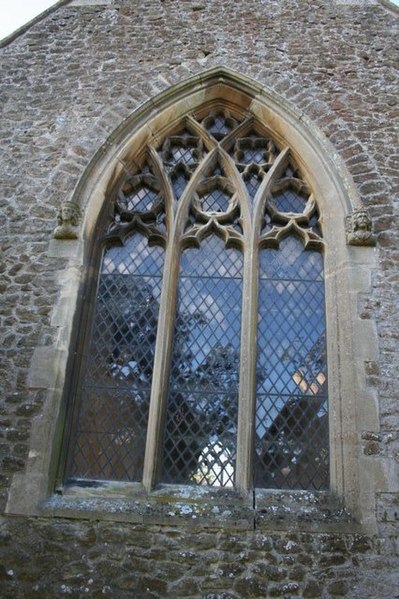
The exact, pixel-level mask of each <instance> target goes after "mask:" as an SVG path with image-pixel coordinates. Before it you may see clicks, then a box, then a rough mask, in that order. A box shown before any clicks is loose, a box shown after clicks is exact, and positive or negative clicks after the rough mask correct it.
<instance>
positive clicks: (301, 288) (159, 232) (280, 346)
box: [67, 107, 328, 489]
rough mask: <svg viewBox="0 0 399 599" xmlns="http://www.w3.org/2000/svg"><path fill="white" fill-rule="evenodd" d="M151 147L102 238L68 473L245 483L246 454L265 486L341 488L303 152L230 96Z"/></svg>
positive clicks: (315, 225) (319, 261) (314, 220)
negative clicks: (336, 484) (230, 103)
mask: <svg viewBox="0 0 399 599" xmlns="http://www.w3.org/2000/svg"><path fill="white" fill-rule="evenodd" d="M140 156H141V159H137V161H136V164H140V163H141V165H142V166H141V167H135V168H136V172H134V174H133V175H132V176H130V177H126V179H125V180H124V181H122V182H121V184H120V190H119V193H118V196H117V198H116V200H115V204H114V213H113V216H112V218H111V222H108V224H107V226H106V231H105V233H104V235H103V238H102V243H103V245H104V248H105V249H104V252H103V258H102V266H101V269H100V275H99V282H98V287H97V295H96V301H95V308H94V314H93V322H92V329H91V333H90V339H89V342H88V348H89V349H88V352H87V357H86V362H85V365H84V371H85V372H84V375H83V376H82V377H81V383H80V391H79V394H80V398H79V401H78V403H77V406H76V409H75V412H76V414H77V415H76V416H75V422H74V423H73V429H72V430H73V432H72V435H71V441H70V443H69V448H70V449H69V461H68V466H67V476H68V478H69V479H91V480H93V479H94V480H130V481H140V480H141V479H142V476H143V469H144V470H145V467H147V471H152V470H153V471H154V475H153V476H152V475H151V476H152V482H153V484H155V483H156V482H157V481H159V480H162V481H164V482H168V483H184V484H193V485H207V486H215V487H218V486H219V487H231V486H233V485H234V484H235V482H236V481H237V478H239V477H240V472H239V471H238V472H237V468H238V470H240V467H242V465H243V460H242V459H241V461H240V460H239V459H238V460H237V452H240V451H241V456H242V455H249V454H251V455H253V459H252V460H249V461H248V463H247V464H244V466H245V468H246V469H247V470H250V471H251V473H250V476H251V479H252V480H253V484H255V486H258V487H265V488H282V489H283V488H300V489H324V488H326V487H327V486H328V426H327V395H326V376H327V373H326V356H325V321H324V281H323V258H322V254H321V250H322V249H323V245H324V243H323V241H322V239H321V231H320V226H319V214H318V210H317V205H316V202H315V200H314V198H313V196H312V194H311V190H310V189H309V188H308V185H307V184H306V182H305V181H304V180H303V178H302V177H301V174H300V172H299V169H298V167H297V165H296V164H295V162H294V160H293V157H292V156H291V154H290V152H289V149H288V148H278V147H277V145H276V143H275V141H274V140H273V139H271V137H270V135H269V134H268V132H267V131H266V129H265V128H264V127H263V126H262V125H261V124H260V123H258V122H256V121H255V119H254V118H253V117H252V116H248V115H242V114H240V113H238V111H234V114H233V113H232V111H228V110H226V109H225V108H224V107H218V108H217V109H216V110H215V109H213V110H210V111H209V110H208V111H207V112H204V111H203V112H202V113H198V114H196V115H191V116H188V117H186V118H185V119H184V120H183V121H182V123H181V125H180V126H177V127H176V126H175V127H174V130H173V132H172V133H169V134H166V135H165V136H164V138H163V141H161V143H160V144H159V143H158V146H155V147H154V146H148V147H147V148H146V149H145V151H144V152H141V154H140ZM248 256H250V259H248ZM168 261H169V263H170V264H176V262H177V263H180V266H179V267H177V268H176V267H174V268H168V267H167V266H166V265H167V263H168ZM164 263H165V271H164V274H162V273H163V265H164ZM174 294H175V295H176V296H177V300H176V302H175V304H173V302H172V303H169V312H168V313H167V314H166V315H165V314H163V315H162V310H161V312H160V313H159V325H158V312H159V305H160V303H161V304H162V299H161V296H162V295H163V296H164V298H167V296H168V295H170V296H173V295H174ZM165 301H166V300H165V299H164V302H165ZM171 306H173V309H172V308H171ZM242 315H243V318H242ZM256 323H258V325H257V326H258V334H257V339H258V343H257V346H258V347H257V349H256V343H252V337H253V338H254V339H255V337H254V333H253V332H252V333H251V331H254V330H255V328H256ZM251 334H252V337H251ZM165 338H166V339H169V338H170V339H171V341H170V345H169V350H168V349H167V345H165V342H164V340H165ZM249 341H250V342H249ZM160 346H162V347H164V348H165V347H166V349H161V350H159V347H160ZM157 347H158V360H159V363H163V364H164V366H163V371H162V372H161V373H159V372H158V373H157V375H158V377H154V381H155V382H153V374H154V372H153V368H154V356H155V354H156V353H157V349H156V348H157ZM162 352H164V355H163V354H162ZM168 352H169V353H168ZM159 356H160V357H159ZM251 363H252V364H256V366H255V367H254V368H253V369H252V370H251V366H250V364H251ZM247 365H249V366H248V369H247ZM156 379H158V382H157V381H156ZM245 381H246V382H245ZM155 387H156V388H155ZM151 394H152V395H151ZM244 395H245V396H246V397H245V402H246V403H245V406H246V408H245V410H244V408H243V406H244ZM160 398H161V399H160ZM150 402H152V403H151V405H152V413H153V414H154V413H156V412H157V411H158V412H159V413H161V417H158V418H157V419H156V420H154V418H152V420H151V416H150V421H148V418H149V411H150ZM248 406H249V409H248ZM251 406H252V408H251ZM245 412H248V413H245ZM252 413H255V419H254V421H253V422H252V423H251V426H250V427H248V426H246V427H244V426H243V420H244V419H248V418H251V419H252ZM154 422H156V423H157V424H156V425H154ZM147 428H148V435H147V452H146V454H145V453H144V447H145V438H146V433H147ZM154 428H156V430H153V429H154ZM245 428H246V430H247V433H246V434H244V433H243V432H242V431H243V430H244V429H245ZM240 431H241V432H240ZM248 431H249V433H248ZM151 436H152V439H153V443H151V441H149V439H151ZM154 440H155V442H154ZM243 447H244V449H243ZM248 448H249V451H248ZM241 486H242V485H241ZM247 486H252V483H251V485H247Z"/></svg>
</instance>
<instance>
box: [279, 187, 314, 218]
mask: <svg viewBox="0 0 399 599" xmlns="http://www.w3.org/2000/svg"><path fill="white" fill-rule="evenodd" d="M307 200H308V198H307V196H304V195H302V194H300V193H298V192H297V191H295V190H294V189H289V188H288V189H284V190H283V191H280V192H279V193H276V194H275V195H273V200H272V202H273V204H274V205H275V206H276V208H277V210H279V212H295V213H297V214H298V213H299V214H300V213H302V212H303V211H304V208H305V206H306V202H307Z"/></svg>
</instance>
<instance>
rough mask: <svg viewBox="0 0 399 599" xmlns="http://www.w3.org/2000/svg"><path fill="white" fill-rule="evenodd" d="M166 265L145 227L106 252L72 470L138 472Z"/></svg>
mask: <svg viewBox="0 0 399 599" xmlns="http://www.w3.org/2000/svg"><path fill="white" fill-rule="evenodd" d="M162 266H163V250H162V249H161V248H159V247H151V248H150V247H148V244H147V240H146V239H145V238H143V237H141V236H140V235H135V236H134V237H131V238H130V239H129V240H128V241H127V243H126V245H125V246H123V247H114V248H111V249H109V250H107V251H106V252H105V254H104V257H103V262H102V268H101V274H100V277H99V283H98V290H97V296H96V305H95V310H94V318H93V327H92V332H91V339H90V344H89V350H88V358H87V367H86V373H85V377H84V381H83V385H82V399H81V405H80V411H79V415H78V419H77V426H76V429H77V431H76V437H75V444H74V447H73V460H72V466H71V468H70V473H69V476H70V477H72V478H89V479H97V480H129V481H138V480H141V477H142V469H143V459H144V447H145V437H146V432H147V419H148V409H149V398H150V389H151V379H152V367H153V359H154V348H155V339H156V331H157V320H158V308H159V298H160V293H161V275H162Z"/></svg>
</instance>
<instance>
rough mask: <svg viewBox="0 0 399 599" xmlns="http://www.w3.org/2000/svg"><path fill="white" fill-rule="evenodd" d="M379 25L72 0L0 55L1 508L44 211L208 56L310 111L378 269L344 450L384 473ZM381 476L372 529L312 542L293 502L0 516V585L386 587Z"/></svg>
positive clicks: (388, 78) (386, 125) (387, 399)
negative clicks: (147, 106) (212, 517)
mask: <svg viewBox="0 0 399 599" xmlns="http://www.w3.org/2000/svg"><path fill="white" fill-rule="evenodd" d="M397 23H398V20H397V15H395V13H394V12H393V10H390V9H387V8H386V6H384V5H382V4H381V3H379V2H377V1H375V2H365V1H364V2H361V1H360V0H359V1H357V2H345V1H344V0H342V1H339V0H337V1H335V2H330V1H327V0H326V1H324V0H320V1H318V2H316V3H315V2H309V3H306V2H303V1H300V0H289V1H287V2H277V1H275V0H264V1H262V2H259V0H246V1H245V2H244V1H241V0H240V1H238V2H234V3H232V2H231V1H227V0H207V1H206V2H202V1H201V2H198V1H194V0H187V1H186V2H173V1H172V0H165V1H164V2H155V1H153V0H148V1H142V2H131V1H129V0H102V1H101V2H97V3H96V2H91V1H89V0H81V1H79V2H78V1H75V2H73V3H71V5H70V6H64V7H61V8H59V9H58V10H57V11H55V12H53V13H51V14H50V15H49V16H47V17H46V18H45V19H44V20H42V21H40V22H38V23H36V24H35V25H34V26H33V27H31V28H30V29H28V30H27V31H26V32H25V33H23V34H22V35H21V36H19V37H17V38H16V39H15V40H14V41H13V42H12V43H10V44H9V45H7V46H5V47H4V48H3V50H2V64H1V82H2V83H1V86H2V95H3V115H2V122H1V131H0V140H1V144H2V148H4V150H5V151H4V152H3V156H2V164H1V169H2V197H1V199H0V214H1V223H2V230H1V242H0V252H1V259H2V264H1V266H0V272H1V280H0V293H1V294H2V302H1V305H0V318H1V321H0V322H1V339H0V352H1V353H2V355H1V360H0V363H1V366H0V381H1V387H2V391H1V397H0V414H1V430H0V435H1V451H2V467H1V469H2V474H1V475H0V502H1V505H2V507H3V506H4V505H5V502H6V500H7V495H8V490H9V487H10V484H11V480H12V477H13V475H14V474H15V473H17V472H21V471H24V469H25V467H26V464H27V461H28V460H31V459H35V456H34V455H33V456H32V455H30V457H28V455H29V446H28V442H29V435H30V431H31V427H32V423H37V421H40V419H41V414H42V409H43V405H44V401H45V397H44V394H43V390H42V388H41V386H40V385H39V386H38V387H37V388H36V387H35V388H32V387H30V386H29V384H28V383H29V380H31V379H29V369H30V368H31V365H32V361H33V356H34V352H35V349H36V348H47V355H51V354H52V347H53V345H54V343H55V341H56V340H57V339H58V338H59V336H60V334H61V333H60V324H59V323H58V324H57V325H55V324H54V322H53V321H52V320H51V314H52V310H53V307H54V305H55V303H56V302H57V301H58V297H59V294H60V288H61V283H60V280H59V278H58V273H59V272H60V271H62V269H63V268H64V267H65V265H66V263H67V259H68V257H69V255H68V251H72V250H68V248H65V246H63V250H62V251H61V250H59V253H58V257H55V256H54V255H51V256H50V255H49V254H51V252H48V249H49V243H50V239H51V237H52V234H53V231H54V229H55V227H56V225H57V213H58V211H59V209H60V206H61V205H62V203H63V202H65V201H68V200H70V198H71V196H72V192H73V190H74V189H75V188H76V185H77V184H78V181H79V180H80V179H81V177H82V175H83V173H84V171H85V169H86V167H87V166H88V164H89V162H90V160H91V159H92V157H93V156H94V154H95V153H96V152H97V151H98V150H99V149H101V148H103V147H104V144H106V143H107V140H108V138H109V135H110V134H112V132H113V131H114V130H115V128H116V127H117V126H118V125H120V124H121V123H122V122H123V120H124V119H126V118H127V117H128V116H129V115H130V114H131V113H132V111H133V110H135V109H136V108H138V107H139V106H141V105H142V104H143V103H144V102H145V101H147V100H149V99H151V98H153V97H154V96H155V95H156V94H157V93H159V92H161V91H163V90H166V89H167V88H168V87H169V86H170V85H172V84H175V83H178V82H181V81H183V80H184V79H185V78H187V77H189V76H191V75H194V74H198V73H202V72H203V71H204V70H205V69H207V68H210V67H213V66H216V65H224V66H227V67H230V68H231V69H234V70H236V71H238V72H239V73H243V74H245V75H247V76H249V77H252V78H253V79H254V80H255V81H257V82H258V83H259V84H260V85H261V86H263V87H264V88H265V89H271V90H274V91H276V92H278V93H280V94H281V96H282V97H283V98H285V99H286V100H289V101H290V102H291V103H292V104H293V105H294V106H295V107H296V108H297V110H298V111H299V112H300V113H301V114H302V115H303V118H305V119H311V120H312V121H313V122H314V123H315V125H316V126H317V127H319V130H320V131H321V133H322V134H323V135H324V136H325V137H326V138H328V139H329V140H330V141H331V143H332V144H333V145H334V148H335V150H336V152H337V155H338V156H340V158H342V159H343V160H344V162H345V164H346V166H347V168H348V171H349V173H350V174H351V176H352V177H353V179H354V182H355V185H356V189H357V190H358V192H359V195H360V197H361V200H362V202H363V204H364V205H365V206H366V207H367V209H368V212H369V214H370V216H371V219H372V222H373V230H374V235H375V236H376V238H377V250H376V251H377V252H378V254H377V264H378V268H377V269H376V270H375V272H374V273H373V276H372V280H371V286H370V291H369V292H368V293H367V294H361V293H359V294H358V296H357V298H355V299H354V302H356V301H357V316H358V317H359V319H362V323H367V322H370V321H375V322H376V327H377V333H378V341H379V355H378V358H376V359H375V360H374V359H367V361H364V362H363V363H362V368H363V369H364V372H365V375H366V377H367V382H368V389H367V391H370V392H372V393H373V394H375V397H376V402H377V403H378V414H379V422H378V426H377V427H375V428H374V427H373V426H372V425H370V428H367V429H366V430H362V431H359V439H358V442H359V447H360V453H361V455H362V458H364V459H367V460H369V461H368V462H367V464H370V476H372V468H373V467H374V464H375V463H377V461H378V463H381V462H380V461H381V460H385V461H384V464H385V463H386V464H388V465H389V472H392V471H393V470H394V467H395V465H396V468H397V461H398V459H399V447H398V443H399V436H398V432H397V431H398V418H399V408H398V401H397V373H398V371H399V363H398V343H399V340H398V334H397V327H395V326H394V323H395V322H397V316H398V313H397V296H395V294H396V293H397V288H398V282H399V280H398V274H397V269H398V263H399V257H398V237H397V221H396V220H395V215H396V214H397V213H398V206H397V204H395V199H394V198H395V194H398V191H399V178H398V176H397V171H398V168H397V165H398V160H399V155H398V152H397V149H396V148H397V119H398V110H397V105H398V100H397V60H398V54H397V47H396V45H397V38H398V29H397V28H398V25H397ZM76 222H77V221H76ZM60 224H62V223H60ZM72 226H73V227H77V226H78V225H75V224H74V223H72ZM72 232H73V234H75V233H77V232H76V230H75V229H73V231H72ZM62 243H74V242H73V240H72V241H71V240H67V241H65V242H64V241H63V242H62ZM353 249H354V251H359V252H360V251H362V250H363V249H364V248H361V247H359V248H356V247H355V248H353ZM62 252H64V253H62ZM64 256H65V257H64ZM343 359H345V356H343ZM39 374H40V373H39ZM39 380H40V377H39V376H37V377H36V381H39ZM351 399H352V398H347V397H344V398H343V401H351ZM365 428H366V427H365ZM387 472H388V466H387ZM386 478H388V474H387V476H386ZM384 481H385V478H384V480H383V481H382V479H378V480H377V481H376V483H375V489H376V490H375V493H374V495H373V496H372V497H371V502H372V503H373V505H375V510H376V512H375V513H376V516H377V522H378V527H379V528H378V531H376V536H366V535H357V534H355V533H353V532H347V533H345V532H342V531H341V532H339V533H333V532H331V533H325V531H324V532H323V534H320V532H319V531H318V529H317V526H315V529H314V530H313V532H309V533H308V534H307V535H300V534H299V533H297V530H296V525H297V520H296V518H295V514H296V512H295V510H294V512H293V514H292V516H293V517H292V519H291V526H292V532H290V531H284V530H279V529H278V527H277V526H276V528H275V529H273V527H272V526H271V527H270V525H269V528H268V529H267V532H265V531H264V530H262V531H259V530H241V531H240V530H234V531H231V530H230V531H228V530H223V529H221V528H220V529H218V528H209V527H208V528H207V529H206V530H205V529H204V530H201V526H199V531H195V532H193V530H188V529H187V528H185V527H184V526H182V527H176V528H174V527H173V526H166V525H164V526H162V525H156V526H155V525H154V526H153V525H151V523H149V524H148V525H146V526H144V525H142V524H132V523H126V522H123V523H120V522H104V521H97V519H96V518H93V519H92V521H89V520H87V519H77V520H69V519H63V518H60V517H58V518H51V517H49V518H47V519H45V518H31V519H29V518H20V517H14V516H6V517H4V518H3V520H2V529H1V532H0V547H1V549H0V552H1V559H0V562H1V566H0V595H1V597H2V598H4V599H8V598H9V599H15V598H19V597H21V598H23V597H29V598H30V597H35V596H37V597H44V598H45V599H53V598H54V599H59V598H60V597H63V596H66V597H74V598H75V597H76V598H78V597H79V598H80V597H91V598H100V597H110V598H117V599H123V598H125V597H126V598H127V597H129V598H131V597H134V598H135V599H140V598H141V599H155V598H157V599H159V598H169V597H173V598H175V597H176V598H178V597H181V598H184V599H189V598H196V599H198V598H200V597H201V598H204V599H205V598H206V599H239V598H241V597H261V598H265V597H269V596H270V597H287V598H288V597H301V596H302V597H305V598H315V599H316V598H317V599H318V598H322V599H328V598H331V597H348V599H364V598H365V597H378V599H392V597H393V596H394V594H395V593H397V569H398V567H399V565H398V560H397V557H395V551H396V555H397V550H398V547H397V531H398V513H399V510H398V500H397V488H396V492H395V489H394V490H387V489H383V488H380V487H379V485H381V484H383V483H384ZM384 484H385V483H384ZM262 525H263V524H262ZM197 526H198V525H197ZM295 533H297V534H295Z"/></svg>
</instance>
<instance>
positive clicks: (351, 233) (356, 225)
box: [346, 208, 376, 246]
mask: <svg viewBox="0 0 399 599" xmlns="http://www.w3.org/2000/svg"><path fill="white" fill-rule="evenodd" d="M346 241H347V243H348V245H365V246H370V245H371V246H374V245H375V244H376V238H375V236H374V235H373V232H372V222H371V218H370V215H369V213H368V212H367V210H366V209H365V208H359V209H357V210H355V211H354V212H353V213H352V214H351V215H350V216H347V217H346Z"/></svg>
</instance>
